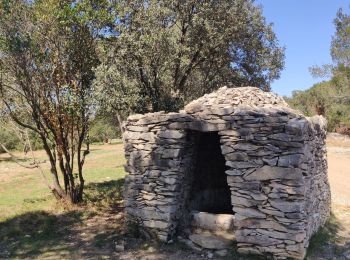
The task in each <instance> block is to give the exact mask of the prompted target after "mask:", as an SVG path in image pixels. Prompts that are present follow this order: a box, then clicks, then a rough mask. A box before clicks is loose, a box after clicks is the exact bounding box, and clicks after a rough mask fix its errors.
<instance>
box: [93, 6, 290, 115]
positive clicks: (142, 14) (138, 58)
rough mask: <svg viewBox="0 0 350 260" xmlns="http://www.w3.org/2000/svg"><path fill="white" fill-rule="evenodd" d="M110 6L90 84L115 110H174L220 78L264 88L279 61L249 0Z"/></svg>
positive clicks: (269, 34) (222, 81)
mask: <svg viewBox="0 0 350 260" xmlns="http://www.w3.org/2000/svg"><path fill="white" fill-rule="evenodd" d="M113 10H115V12H114V14H115V18H114V20H115V21H116V22H115V24H114V25H112V27H111V28H112V30H111V32H110V33H108V34H106V35H105V38H104V39H103V40H102V41H101V45H100V51H101V52H100V54H101V55H100V57H101V61H102V64H101V65H100V66H99V67H98V68H97V70H96V77H97V79H96V81H95V86H96V87H97V89H99V93H100V99H101V100H102V101H104V103H105V104H106V102H107V103H111V105H112V104H114V106H115V107H114V109H117V110H128V111H134V112H147V111H158V110H166V111H173V110H177V109H178V108H179V107H181V106H182V104H183V103H184V102H186V101H189V100H192V99H194V98H197V97H199V96H201V95H203V94H204V93H208V92H210V91H212V90H214V89H216V88H218V87H220V86H222V85H228V86H242V85H253V86H257V87H260V88H261V89H264V90H270V87H269V86H270V83H271V81H272V80H274V79H276V78H278V77H279V73H280V70H281V69H282V67H283V59H284V50H283V48H281V47H279V45H278V41H277V39H276V36H275V34H274V32H273V31H272V27H271V25H270V24H267V23H266V21H265V19H264V17H263V16H262V13H261V9H260V8H259V7H257V6H255V5H254V4H253V1H251V0H225V1H224V0H219V1H197V0H196V1H195V0H178V1H170V0H160V1H159V0H158V1H155V0H126V1H125V0H123V1H115V2H114V5H113Z"/></svg>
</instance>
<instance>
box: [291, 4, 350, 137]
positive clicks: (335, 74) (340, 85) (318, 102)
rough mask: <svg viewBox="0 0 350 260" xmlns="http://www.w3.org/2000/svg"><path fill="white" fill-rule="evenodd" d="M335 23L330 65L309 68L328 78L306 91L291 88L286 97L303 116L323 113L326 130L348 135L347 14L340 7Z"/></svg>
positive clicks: (349, 21) (349, 46)
mask: <svg viewBox="0 0 350 260" xmlns="http://www.w3.org/2000/svg"><path fill="white" fill-rule="evenodd" d="M334 25H335V28H336V32H335V35H334V36H333V38H332V43H331V56H332V60H333V64H326V65H323V66H321V67H313V68H311V69H310V70H311V73H312V74H313V75H314V76H319V77H324V76H329V77H330V79H329V80H327V81H323V82H321V83H318V84H315V85H314V86H313V87H312V88H310V89H308V90H306V91H294V92H293V94H292V97H291V98H286V100H287V101H288V102H289V104H290V105H291V106H292V107H295V108H297V109H300V110H301V111H303V112H304V113H305V114H306V115H309V116H311V115H315V114H317V115H323V116H325V117H326V118H327V120H328V130H329V131H336V132H339V133H343V134H348V135H350V16H349V15H348V14H347V13H345V12H344V11H343V10H342V9H340V10H339V11H338V12H337V15H336V18H335V20H334Z"/></svg>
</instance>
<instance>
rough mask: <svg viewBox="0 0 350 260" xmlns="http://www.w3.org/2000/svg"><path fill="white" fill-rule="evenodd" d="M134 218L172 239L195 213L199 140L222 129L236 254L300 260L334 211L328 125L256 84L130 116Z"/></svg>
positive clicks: (128, 193)
mask: <svg viewBox="0 0 350 260" xmlns="http://www.w3.org/2000/svg"><path fill="white" fill-rule="evenodd" d="M125 127H126V132H125V135H124V139H125V143H126V144H125V152H126V158H127V165H126V167H125V168H126V170H127V172H128V173H129V175H128V176H127V177H126V188H125V195H124V196H125V206H126V208H125V210H126V220H127V223H128V224H132V225H137V226H138V227H139V228H140V229H141V230H142V231H143V232H144V233H145V234H147V235H149V236H155V237H157V238H158V239H160V240H162V241H168V240H170V239H172V238H173V236H174V235H175V234H176V233H177V232H180V231H181V230H179V229H183V228H185V227H184V223H186V221H184V219H186V218H189V210H188V209H187V208H186V206H187V204H186V202H187V201H188V200H189V198H190V197H191V194H190V190H191V189H190V186H191V182H192V179H191V178H193V174H192V172H193V167H194V163H193V161H194V154H195V140H194V138H193V135H192V133H193V131H199V132H211V131H216V132H218V134H219V136H220V142H221V151H222V154H223V155H224V157H225V160H226V166H227V170H226V175H227V184H228V185H229V187H230V190H231V203H232V209H233V212H234V216H235V221H234V226H235V237H236V241H237V246H238V251H239V252H240V253H256V254H265V253H268V254H272V255H273V256H274V257H275V258H280V259H283V258H287V257H291V258H295V259H302V258H303V257H304V256H305V253H306V248H307V246H308V243H309V239H310V237H311V236H312V234H314V233H315V232H316V231H317V230H318V228H319V227H320V226H321V225H323V224H324V223H325V221H326V220H327V218H328V217H329V214H330V191H329V184H328V179H327V162H326V150H325V121H324V119H323V118H322V117H313V118H306V117H304V116H303V115H302V114H300V113H299V112H298V111H295V110H292V109H290V108H288V106H287V105H286V103H285V102H284V101H283V99H281V98H279V97H277V96H275V95H273V94H271V93H265V92H262V91H260V90H258V89H256V88H252V87H247V88H236V89H228V88H221V89H219V90H218V91H217V92H214V93H211V94H209V95H205V96H203V97H202V98H200V99H198V100H196V101H194V102H192V103H190V104H189V105H187V106H186V107H185V110H184V111H180V112H179V113H168V114H166V113H163V112H159V113H152V114H146V115H133V116H130V117H129V118H128V120H127V122H126V125H125Z"/></svg>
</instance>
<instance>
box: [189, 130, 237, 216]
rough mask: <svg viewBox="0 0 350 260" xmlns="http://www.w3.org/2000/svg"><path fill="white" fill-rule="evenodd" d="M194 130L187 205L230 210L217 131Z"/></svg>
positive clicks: (208, 210)
mask: <svg viewBox="0 0 350 260" xmlns="http://www.w3.org/2000/svg"><path fill="white" fill-rule="evenodd" d="M195 134H196V138H195V140H196V141H195V142H196V150H197V152H196V158H195V168H194V176H193V181H192V187H191V193H190V209H191V210H194V211H204V212H209V213H215V214H218V213H222V214H223V213H227V214H233V211H232V205H231V191H230V188H229V186H228V184H227V175H226V173H225V170H226V166H225V158H224V156H223V155H222V153H221V147H220V136H219V134H218V132H209V133H201V132H197V133H195Z"/></svg>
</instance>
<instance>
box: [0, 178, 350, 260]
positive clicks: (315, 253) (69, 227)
mask: <svg viewBox="0 0 350 260" xmlns="http://www.w3.org/2000/svg"><path fill="white" fill-rule="evenodd" d="M123 185H124V180H123V179H121V180H117V181H108V182H101V183H91V184H89V185H87V186H86V189H85V201H84V203H82V205H79V207H75V208H68V209H65V210H64V211H62V212H63V213H60V214H58V213H55V212H45V211H33V212H28V213H26V214H22V215H19V216H15V217H13V218H11V219H8V220H6V221H3V222H0V259H8V258H11V259H13V258H19V259H23V258H29V259H45V258H50V259H91V258H92V259H104V258H107V259H142V258H147V259H168V260H173V259H183V258H186V259H188V260H192V259H207V255H204V254H198V253H195V252H193V251H190V250H188V249H187V248H185V247H184V246H183V245H182V244H179V243H177V242H174V243H173V244H156V243H150V242H147V241H145V240H142V239H140V238H138V237H132V236H130V235H127V234H126V233H124V231H123V223H124V216H123V206H122V191H123ZM58 206H59V207H62V205H58ZM342 228H343V227H342V225H341V223H340V221H339V220H338V219H337V218H336V217H335V216H334V215H333V214H332V215H331V218H330V219H329V221H328V222H327V224H326V225H325V226H324V227H323V228H322V229H320V231H319V232H318V233H317V234H316V235H314V236H313V238H312V239H311V242H310V246H309V250H308V255H307V259H343V253H344V252H345V250H348V249H349V247H350V245H349V241H343V238H342V237H341V236H339V232H341V230H342ZM123 242H125V243H126V244H125V246H126V251H125V252H116V250H115V248H116V244H120V243H123ZM226 259H264V258H262V257H253V256H251V257H247V256H240V255H239V254H237V253H235V250H232V251H231V252H230V253H229V255H228V256H227V258H226Z"/></svg>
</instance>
